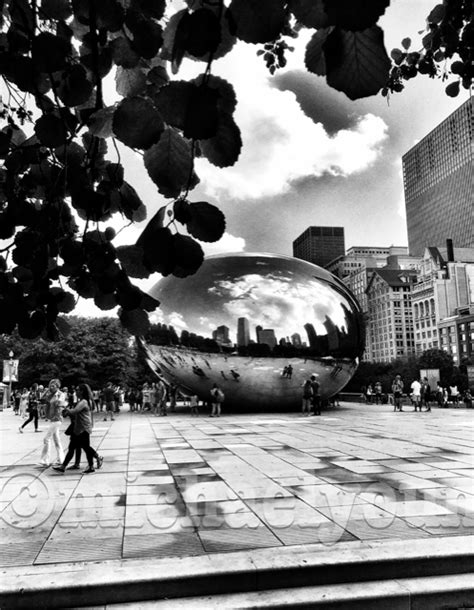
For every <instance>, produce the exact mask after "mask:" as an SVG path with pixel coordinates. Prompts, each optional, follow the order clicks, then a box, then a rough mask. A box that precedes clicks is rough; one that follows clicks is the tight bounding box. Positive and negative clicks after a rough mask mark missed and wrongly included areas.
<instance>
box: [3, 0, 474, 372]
mask: <svg viewBox="0 0 474 610" xmlns="http://www.w3.org/2000/svg"><path fill="white" fill-rule="evenodd" d="M389 5H390V0H371V1H370V2H368V1H367V0H231V1H230V2H224V0H187V2H186V4H185V8H182V9H177V8H176V6H175V4H174V3H173V2H171V0H5V1H4V2H1V3H0V18H1V20H0V30H1V38H0V73H1V75H2V78H3V82H4V85H5V87H6V89H7V97H6V99H5V102H4V105H3V107H2V109H1V115H2V117H3V119H4V127H3V129H2V130H1V131H0V159H1V160H2V167H1V168H0V239H2V240H7V245H6V247H5V248H4V250H3V252H4V255H3V256H2V255H0V333H6V334H10V333H12V332H13V331H14V330H15V329H17V330H18V332H19V334H20V336H21V337H24V338H29V339H32V338H36V337H39V336H42V337H48V338H52V339H57V338H58V337H59V336H60V335H61V334H63V333H64V332H66V330H67V329H66V323H65V321H64V320H63V319H62V318H59V317H58V316H59V314H61V313H70V312H72V311H74V308H75V304H76V298H75V295H79V296H81V297H83V298H90V299H94V302H95V303H96V305H97V306H98V307H100V308H101V309H103V310H111V309H113V308H114V307H115V306H117V305H119V306H120V310H119V318H120V321H121V323H122V324H123V326H124V327H125V328H127V329H128V330H129V331H130V332H131V333H132V334H135V335H144V334H146V332H147V330H148V328H149V319H148V313H149V312H150V311H153V310H154V309H155V308H156V307H158V305H159V304H158V302H157V301H156V300H154V299H153V298H151V297H150V296H148V295H146V294H144V293H143V292H142V291H141V290H140V289H139V288H138V287H137V286H136V285H134V284H133V281H132V280H133V278H146V277H148V276H149V275H150V274H153V273H156V272H158V273H161V274H162V275H169V274H171V273H172V274H174V275H176V276H178V277H184V276H187V275H189V274H192V273H194V272H195V271H196V270H197V269H198V268H199V266H200V265H201V262H202V260H203V251H202V248H201V246H200V244H199V241H201V242H202V241H204V242H213V241H217V240H218V239H219V238H220V237H221V236H222V234H223V232H224V230H225V219H224V216H223V214H222V212H221V211H220V210H219V209H218V208H217V207H216V206H214V205H211V204H209V203H208V202H205V201H192V200H191V192H192V190H193V188H194V187H195V186H196V185H197V184H198V182H199V177H198V176H197V174H196V172H195V171H194V160H195V158H196V157H197V156H204V157H205V158H206V159H208V160H209V161H210V162H211V163H212V164H214V165H215V166H216V167H220V168H222V167H228V166H232V165H233V164H235V162H236V161H237V159H238V157H239V154H240V150H241V147H242V141H241V136H240V130H239V127H238V125H237V123H236V122H235V119H234V111H235V108H236V104H237V99H236V95H235V91H234V88H233V86H232V83H230V82H228V81H226V80H224V79H222V78H218V77H216V76H214V75H213V74H212V68H213V63H214V61H215V60H217V59H219V58H221V57H223V56H224V55H226V54H227V53H230V52H232V51H233V48H234V46H235V43H236V42H237V41H238V40H240V41H244V42H247V43H251V44H254V45H256V55H255V57H256V61H261V60H263V61H264V62H265V63H266V65H267V66H268V69H269V71H270V73H272V74H273V73H275V71H276V70H277V69H279V68H281V67H283V66H284V65H285V64H286V55H287V53H288V52H291V50H292V46H291V44H290V43H291V42H292V39H293V38H295V37H297V35H298V31H299V30H301V29H304V28H307V29H310V30H312V31H313V36H312V37H311V40H310V41H309V43H308V45H307V48H306V55H305V66H306V68H307V69H308V70H309V71H310V72H313V73H315V74H319V75H324V76H325V77H326V82H327V84H328V85H329V86H330V87H333V88H335V89H337V90H339V91H343V92H344V93H345V94H346V95H347V96H348V97H349V98H350V99H357V98H361V97H365V96H369V95H375V94H377V93H378V92H382V93H383V94H385V95H387V94H388V93H389V92H393V91H400V90H401V89H403V81H404V80H406V79H408V78H413V77H415V76H417V75H418V74H420V73H422V74H428V75H429V76H430V77H433V76H440V77H441V78H443V79H444V78H445V76H446V75H447V74H450V75H451V77H452V78H454V81H453V82H451V83H450V84H449V85H448V87H447V93H448V95H455V94H457V92H458V90H459V87H460V86H461V85H462V86H463V87H465V88H469V86H470V85H471V83H472V78H473V65H474V62H473V59H474V57H473V46H472V40H473V39H474V35H473V27H474V26H473V5H472V1H471V0H443V2H442V4H439V5H437V6H435V8H434V9H433V11H431V13H430V15H429V16H428V21H427V34H426V36H425V37H424V38H423V43H422V48H421V49H420V50H415V51H410V49H411V41H409V40H408V39H405V40H403V41H402V49H403V50H395V51H393V52H392V54H391V55H392V59H390V57H389V55H388V53H387V51H386V49H385V45H384V32H383V30H382V28H381V27H380V25H379V24H378V20H379V18H380V16H381V15H383V13H384V12H385V10H386V8H387V7H388V6H389ZM185 57H187V58H191V59H193V60H195V61H197V62H200V63H201V65H202V73H201V74H200V75H199V76H198V77H197V78H194V79H190V80H185V79H182V78H178V77H177V76H176V75H177V74H178V72H179V69H180V65H181V62H182V60H183V58H185ZM392 60H393V61H392ZM112 71H114V75H115V82H116V89H117V95H118V97H119V98H120V101H118V102H117V103H116V104H113V105H110V106H108V105H107V104H106V103H105V101H104V95H103V89H104V79H105V78H106V77H107V75H109V74H110V73H111V72H112ZM169 71H171V72H172V74H173V76H174V77H173V78H172V79H170V75H169ZM118 142H119V143H121V144H123V145H124V146H127V147H129V148H131V149H133V150H135V151H137V152H139V153H140V154H141V155H142V157H143V163H144V166H145V168H146V170H147V172H148V174H149V176H150V178H151V179H152V180H153V182H154V183H155V185H156V188H157V191H158V193H160V194H161V195H162V196H164V197H165V198H167V200H168V203H167V204H166V205H165V206H163V207H162V208H161V209H160V210H159V212H158V213H157V214H156V215H155V216H154V217H153V218H151V219H150V221H149V222H148V224H147V226H146V228H145V229H144V231H143V232H142V233H141V235H140V236H139V238H138V240H137V241H136V243H132V244H129V245H127V246H121V247H117V248H116V247H114V245H113V240H114V237H115V231H114V230H113V229H112V228H111V227H106V226H105V224H104V223H107V221H108V220H109V219H110V218H111V217H112V216H114V215H121V216H122V218H123V219H124V222H126V223H133V222H137V221H142V220H144V219H145V217H146V208H145V205H144V204H143V202H142V201H141V200H140V198H139V196H138V195H137V193H136V191H135V189H134V188H133V186H132V185H131V184H130V183H129V182H128V180H127V177H126V175H125V169H124V167H123V165H122V163H121V159H120V156H119V155H117V157H116V159H114V160H110V159H109V157H108V156H107V152H108V150H109V148H110V149H111V150H114V149H115V150H117V143H118ZM76 217H78V218H79V221H78V222H79V224H80V227H78V225H77V222H76ZM183 227H184V228H185V229H186V233H183V232H182V231H183ZM79 228H80V230H79ZM197 240H199V241H197ZM83 373H84V371H77V374H78V375H79V374H80V375H82V374H83Z"/></svg>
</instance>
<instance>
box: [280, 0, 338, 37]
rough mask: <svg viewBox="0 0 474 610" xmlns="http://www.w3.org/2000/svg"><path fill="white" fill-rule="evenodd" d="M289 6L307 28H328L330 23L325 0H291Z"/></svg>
mask: <svg viewBox="0 0 474 610" xmlns="http://www.w3.org/2000/svg"><path fill="white" fill-rule="evenodd" d="M288 8H289V9H290V11H291V12H292V13H293V15H294V16H295V18H296V19H297V20H298V21H299V22H300V23H302V24H303V25H304V26H306V27H307V28H316V29H317V30H319V29H320V28H326V27H328V26H329V25H330V23H329V18H328V16H327V14H326V11H325V10H324V2H323V0H290V2H289V3H288Z"/></svg>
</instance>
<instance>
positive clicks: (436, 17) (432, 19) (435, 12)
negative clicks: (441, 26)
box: [426, 4, 446, 24]
mask: <svg viewBox="0 0 474 610" xmlns="http://www.w3.org/2000/svg"><path fill="white" fill-rule="evenodd" d="M445 15H446V9H445V7H444V6H443V5H442V4H437V5H436V6H435V7H434V8H433V9H432V10H431V12H430V14H429V15H428V17H427V18H426V21H427V22H428V23H429V24H438V23H441V21H443V19H444V17H445Z"/></svg>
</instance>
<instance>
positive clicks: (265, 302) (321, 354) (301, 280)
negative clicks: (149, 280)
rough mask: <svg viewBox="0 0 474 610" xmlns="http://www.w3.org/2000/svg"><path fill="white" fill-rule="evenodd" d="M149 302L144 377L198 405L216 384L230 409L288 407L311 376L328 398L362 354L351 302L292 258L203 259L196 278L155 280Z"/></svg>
mask: <svg viewBox="0 0 474 610" xmlns="http://www.w3.org/2000/svg"><path fill="white" fill-rule="evenodd" d="M150 294H151V295H152V296H153V297H155V298H156V299H158V300H159V301H160V303H161V306H160V308H159V309H158V313H157V315H158V321H157V322H158V323H157V324H155V325H154V326H153V328H152V331H151V332H150V333H149V335H148V336H147V337H146V340H141V342H140V344H141V346H142V348H143V349H144V350H145V353H146V358H147V361H148V364H149V365H150V367H151V368H152V370H153V371H154V372H155V373H157V374H158V375H159V376H160V377H162V378H164V379H165V380H166V381H167V382H168V383H170V384H175V385H177V386H178V387H179V388H180V389H181V390H182V391H183V393H185V394H189V395H191V394H197V395H198V397H199V398H200V399H201V400H204V401H207V400H209V398H210V394H209V393H210V390H211V388H212V386H213V384H214V383H217V384H218V385H219V386H220V388H221V389H222V390H223V392H224V394H225V405H226V407H227V406H229V407H231V408H232V409H233V410H243V411H249V410H259V411H265V410H266V411H273V410H283V409H292V408H295V407H297V406H299V405H300V404H301V396H302V384H303V383H304V381H305V380H306V379H308V378H309V377H310V376H311V375H316V378H317V380H318V381H319V383H320V393H321V397H322V399H324V398H329V397H331V396H332V395H334V394H336V393H337V392H339V391H340V390H341V389H342V388H343V387H344V386H345V385H346V383H347V382H348V381H349V379H350V378H351V377H352V375H353V374H354V371H355V369H356V367H357V364H358V362H359V358H360V357H361V355H362V351H363V345H364V326H363V322H362V315H361V310H360V307H359V305H358V303H357V301H356V300H355V298H354V296H353V295H352V294H351V293H350V291H349V290H348V289H347V288H346V287H345V286H344V284H342V282H341V281H340V280H339V279H337V278H336V277H334V276H333V275H332V274H331V273H329V272H328V271H326V270H325V269H322V268H320V267H318V266H316V265H313V264H311V263H308V262H306V261H302V260H299V259H296V258H291V257H286V256H277V255H271V254H247V253H239V254H226V255H217V256H210V257H208V258H206V259H205V260H204V262H203V264H202V266H201V268H200V269H199V270H198V271H197V273H196V274H195V275H191V276H188V277H186V278H177V277H173V276H168V277H166V278H163V279H162V280H160V281H159V282H158V283H157V284H156V285H155V286H154V287H153V288H152V290H151V291H150Z"/></svg>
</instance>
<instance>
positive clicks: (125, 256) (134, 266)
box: [116, 245, 150, 279]
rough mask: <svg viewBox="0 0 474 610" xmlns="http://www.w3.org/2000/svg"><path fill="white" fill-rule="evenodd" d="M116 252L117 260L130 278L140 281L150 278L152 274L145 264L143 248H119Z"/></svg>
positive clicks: (134, 246)
mask: <svg viewBox="0 0 474 610" xmlns="http://www.w3.org/2000/svg"><path fill="white" fill-rule="evenodd" d="M116 251H117V258H118V259H119V261H120V263H121V265H122V267H123V269H124V270H125V272H126V273H127V274H128V275H129V276H130V277H135V278H138V279H146V278H148V277H150V272H149V271H148V269H147V268H146V267H145V265H144V264H143V248H141V247H140V246H137V245H131V246H118V247H117V248H116Z"/></svg>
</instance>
